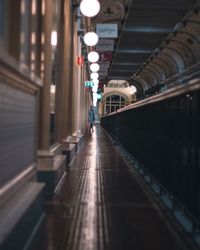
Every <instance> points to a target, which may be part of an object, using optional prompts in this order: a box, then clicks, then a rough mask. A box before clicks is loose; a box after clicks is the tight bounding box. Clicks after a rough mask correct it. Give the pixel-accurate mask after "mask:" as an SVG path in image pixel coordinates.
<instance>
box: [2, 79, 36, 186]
mask: <svg viewBox="0 0 200 250" xmlns="http://www.w3.org/2000/svg"><path fill="white" fill-rule="evenodd" d="M36 124H37V122H36V96H35V95H31V94H29V93H28V92H24V91H22V90H20V89H16V88H13V87H12V86H10V85H7V84H5V83H4V82H0V187H2V186H3V185H4V184H5V183H6V182H8V181H9V180H11V179H12V178H13V177H14V176H15V175H17V174H18V173H20V172H21V171H23V170H24V169H25V168H27V166H28V165H29V164H31V163H33V162H34V161H36V158H35V141H36Z"/></svg>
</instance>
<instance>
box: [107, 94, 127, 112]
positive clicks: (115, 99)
mask: <svg viewBox="0 0 200 250" xmlns="http://www.w3.org/2000/svg"><path fill="white" fill-rule="evenodd" d="M125 105H126V102H125V99H124V97H122V96H121V95H110V96H108V97H107V98H106V103H105V113H106V114H108V113H111V112H114V111H116V110H117V109H120V108H123V107H124V106H125Z"/></svg>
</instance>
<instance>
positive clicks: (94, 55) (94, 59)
mask: <svg viewBox="0 0 200 250" xmlns="http://www.w3.org/2000/svg"><path fill="white" fill-rule="evenodd" d="M98 60H99V54H98V53H97V52H95V51H92V52H90V53H89V54H88V61H89V62H92V63H94V62H97V61H98Z"/></svg>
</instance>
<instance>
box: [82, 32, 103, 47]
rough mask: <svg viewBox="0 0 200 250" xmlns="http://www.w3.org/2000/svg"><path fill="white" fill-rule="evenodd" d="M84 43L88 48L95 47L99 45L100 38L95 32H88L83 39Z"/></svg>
mask: <svg viewBox="0 0 200 250" xmlns="http://www.w3.org/2000/svg"><path fill="white" fill-rule="evenodd" d="M83 40H84V43H85V44H86V45H88V46H94V45H96V44H97V43H98V41H99V37H98V35H97V34H96V33H95V32H87V33H86V34H85V35H84V37H83Z"/></svg>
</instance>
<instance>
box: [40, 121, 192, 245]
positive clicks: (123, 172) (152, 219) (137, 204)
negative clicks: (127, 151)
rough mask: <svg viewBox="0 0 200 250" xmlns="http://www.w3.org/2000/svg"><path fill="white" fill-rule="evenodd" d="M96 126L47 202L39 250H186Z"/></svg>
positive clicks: (177, 234)
mask: <svg viewBox="0 0 200 250" xmlns="http://www.w3.org/2000/svg"><path fill="white" fill-rule="evenodd" d="M115 147H116V146H115V145H113V144H112V142H111V141H110V139H109V138H108V136H107V135H106V134H105V132H104V131H103V129H102V128H101V127H100V126H99V125H97V126H96V127H95V131H94V132H93V133H92V134H91V135H90V134H88V135H87V138H86V139H85V143H84V145H83V146H82V147H81V149H80V151H79V153H78V155H77V156H76V158H75V159H74V160H73V162H72V164H71V166H70V172H69V173H66V174H65V176H64V178H63V183H62V186H61V188H60V190H59V192H58V193H57V195H55V197H54V198H53V200H52V201H49V202H47V205H46V210H47V221H46V238H45V248H44V250H186V249H191V247H187V244H186V241H185V240H184V239H181V237H180V235H181V234H179V233H177V232H176V231H175V229H174V227H173V225H171V224H170V223H168V222H167V220H166V218H165V217H164V215H163V214H164V213H163V212H162V211H161V210H160V208H159V206H158V205H157V203H155V201H154V199H153V198H152V197H151V195H150V193H149V192H147V190H146V188H144V187H143V184H142V183H141V181H140V180H138V176H137V174H136V173H134V172H133V171H131V170H130V167H129V166H128V163H127V162H126V161H125V160H124V159H123V157H122V156H121V155H120V154H119V153H118V152H117V150H116V149H115Z"/></svg>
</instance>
